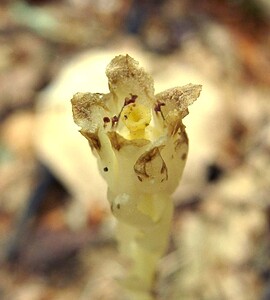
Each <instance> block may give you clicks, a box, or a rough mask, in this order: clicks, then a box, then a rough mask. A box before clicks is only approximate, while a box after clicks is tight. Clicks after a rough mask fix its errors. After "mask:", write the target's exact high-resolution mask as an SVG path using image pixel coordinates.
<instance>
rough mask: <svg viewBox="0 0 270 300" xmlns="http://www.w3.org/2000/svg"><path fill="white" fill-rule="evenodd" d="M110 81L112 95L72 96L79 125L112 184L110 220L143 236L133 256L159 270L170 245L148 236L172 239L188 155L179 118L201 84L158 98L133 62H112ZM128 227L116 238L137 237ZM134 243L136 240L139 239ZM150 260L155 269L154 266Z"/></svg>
mask: <svg viewBox="0 0 270 300" xmlns="http://www.w3.org/2000/svg"><path fill="white" fill-rule="evenodd" d="M106 75H107V77H108V81H109V89H110V93H108V94H100V93H77V94H75V95H74V97H73V98H72V107H73V116H74V120H75V122H76V124H77V125H79V126H80V127H81V130H80V132H81V134H82V135H83V136H84V137H85V138H86V139H87V140H88V142H89V144H90V146H91V148H92V151H93V153H94V154H95V155H96V157H97V160H98V165H99V169H100V172H101V174H102V175H103V177H104V178H105V180H106V181H107V183H108V200H109V201H110V204H111V209H112V212H113V214H114V215H115V216H116V217H117V219H118V220H119V221H120V222H123V224H127V225H128V226H133V227H134V228H136V229H139V230H141V231H140V234H141V236H140V242H138V241H137V242H138V243H139V244H140V245H139V246H138V249H140V250H138V249H137V250H134V249H135V248H136V247H135V248H134V247H133V248H130V249H129V250H128V251H131V252H132V251H134V255H133V259H134V260H136V256H145V259H146V257H147V255H146V254H145V253H146V252H147V253H153V255H154V259H153V266H154V262H155V261H156V259H157V258H158V257H160V256H161V255H162V253H163V252H164V249H165V247H166V241H167V240H166V238H163V240H162V238H161V241H159V238H158V237H149V236H148V234H149V232H150V231H151V230H152V234H153V233H155V234H157V232H155V230H156V229H158V231H159V232H160V236H161V237H162V236H163V234H162V232H163V231H164V237H165V236H166V235H168V230H169V223H170V222H169V220H170V218H171V211H172V209H171V208H170V207H171V206H170V205H171V199H170V195H171V194H172V193H173V192H174V190H175V189H176V187H177V185H178V183H179V180H180V177H181V175H182V172H183V169H184V166H185V162H186V158H187V153H188V138H187V135H186V132H185V126H184V125H183V123H182V119H183V118H184V117H185V116H186V115H187V114H188V106H189V105H190V104H192V103H193V102H194V101H195V100H196V99H197V98H198V97H199V94H200V91H201V85H193V84H187V85H185V86H183V87H176V88H172V89H169V90H166V91H164V92H161V93H159V94H157V95H155V94H154V84H153V79H152V78H151V77H150V76H149V75H148V74H147V73H146V72H145V71H144V70H143V69H142V68H140V67H139V65H138V63H137V62H136V61H135V60H134V59H133V58H131V57H130V56H129V55H125V56H123V55H119V56H117V57H115V58H114V59H113V60H112V61H111V63H110V64H109V65H108V67H107V70H106ZM157 224H159V225H160V228H158V226H157ZM153 226H155V227H154V228H155V229H153ZM124 228H125V230H122V231H121V230H120V231H119V232H121V234H122V236H125V239H127V240H128V239H129V238H130V237H127V234H125V233H124V231H125V232H129V234H130V235H131V236H132V233H131V232H130V231H128V230H127V227H124ZM148 229H149V230H150V231H149V232H148V231H147V230H148ZM153 230H154V231H153ZM162 230H163V231H162ZM121 234H120V235H121ZM147 236H148V238H147V239H146V237H147ZM144 237H145V239H144ZM130 239H133V240H135V241H136V234H135V235H134V236H133V237H132V238H130ZM119 240H121V237H120V238H119ZM122 240H123V238H122ZM123 243H124V242H123ZM130 243H131V241H130ZM129 246H130V245H129ZM142 249H143V250H142ZM142 252H143V254H142ZM149 255H150V256H151V255H152V254H149ZM131 256H132V255H131ZM134 257H135V258H134ZM147 259H148V263H150V261H151V259H150V258H149V257H148V258H147ZM150 264H151V263H150ZM148 269H149V265H148ZM150 270H151V267H150ZM139 272H143V271H142V270H140V271H138V272H137V273H138V274H139ZM151 272H152V271H151ZM146 273H147V272H146ZM152 273H153V272H152ZM152 273H151V275H149V278H151V279H149V284H150V282H151V280H152V275H153V274H152ZM138 274H136V276H139V275H138ZM144 280H145V281H147V279H146V277H145V278H144ZM138 299H139V298H138Z"/></svg>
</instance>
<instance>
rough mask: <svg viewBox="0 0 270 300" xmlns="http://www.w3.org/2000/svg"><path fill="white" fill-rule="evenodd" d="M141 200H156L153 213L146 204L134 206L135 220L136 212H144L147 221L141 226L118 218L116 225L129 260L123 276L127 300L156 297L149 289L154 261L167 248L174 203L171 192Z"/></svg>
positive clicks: (120, 245) (153, 273) (121, 245)
mask: <svg viewBox="0 0 270 300" xmlns="http://www.w3.org/2000/svg"><path fill="white" fill-rule="evenodd" d="M118 200H119V199H118ZM144 201H146V202H147V201H148V202H154V203H155V204H158V206H156V207H155V208H154V211H155V210H156V213H157V214H156V216H155V217H154V216H153V215H152V216H149V215H148V208H147V205H144V206H141V205H140V204H138V206H137V212H135V214H136V213H138V220H139V214H145V215H146V216H148V218H149V221H150V222H149V223H148V225H147V226H143V227H142V226H141V223H140V222H138V223H137V224H134V222H133V223H132V224H127V223H126V222H123V221H121V220H119V222H118V228H117V229H118V230H117V239H118V242H119V248H120V252H121V253H122V255H123V257H125V258H127V260H128V262H129V264H130V265H129V270H128V274H127V276H126V278H125V279H124V280H122V285H123V286H124V287H125V288H126V290H127V294H128V297H129V298H128V299H129V300H154V299H155V298H154V296H153V295H152V291H153V288H154V285H155V279H156V275H157V274H156V270H157V263H158V261H159V259H160V257H161V256H162V255H163V254H164V252H165V251H166V249H167V245H168V240H169V233H170V228H171V220H172V212H173V204H172V200H171V198H170V196H168V195H151V196H149V199H145V198H144ZM148 204H150V203H148ZM151 208H152V211H153V207H151ZM160 208H162V210H160Z"/></svg>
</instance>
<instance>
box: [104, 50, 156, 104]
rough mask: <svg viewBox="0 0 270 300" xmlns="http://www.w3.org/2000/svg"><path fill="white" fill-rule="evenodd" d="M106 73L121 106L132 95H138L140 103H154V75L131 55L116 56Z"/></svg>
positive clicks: (111, 89)
mask: <svg viewBox="0 0 270 300" xmlns="http://www.w3.org/2000/svg"><path fill="white" fill-rule="evenodd" d="M106 75H107V77H108V79H109V88H110V91H111V92H112V93H113V94H114V95H116V97H117V98H118V99H117V101H120V102H121V103H119V104H120V106H121V105H122V104H123V103H122V102H123V100H124V99H125V98H126V97H130V95H136V96H137V99H136V101H138V103H141V104H144V105H152V104H153V99H154V82H153V79H152V77H151V76H150V75H149V74H148V73H146V72H145V70H144V69H143V68H141V67H139V64H138V62H137V61H136V60H134V59H133V58H132V57H130V56H129V55H119V56H116V57H115V58H114V59H113V60H112V61H111V62H110V64H109V65H108V67H107V69H106Z"/></svg>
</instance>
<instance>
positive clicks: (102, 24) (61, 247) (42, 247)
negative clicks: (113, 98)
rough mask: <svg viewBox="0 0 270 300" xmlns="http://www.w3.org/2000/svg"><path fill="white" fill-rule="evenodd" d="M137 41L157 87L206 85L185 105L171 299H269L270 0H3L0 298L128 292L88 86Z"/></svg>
mask: <svg viewBox="0 0 270 300" xmlns="http://www.w3.org/2000/svg"><path fill="white" fill-rule="evenodd" d="M126 53H128V54H130V55H131V56H133V57H134V58H135V59H136V60H138V61H139V62H140V64H141V65H142V66H144V67H145V69H146V70H147V71H148V72H149V73H151V74H152V76H153V78H154V80H155V89H156V91H157V92H159V91H162V90H163V89H166V88H169V87H173V86H178V85H184V84H187V83H190V82H191V83H194V84H203V91H202V94H201V96H200V98H199V100H198V101H197V102H196V103H195V104H194V105H192V107H191V108H190V114H189V115H188V116H187V117H186V118H185V119H184V124H185V125H186V126H187V132H188V135H189V140H190V152H189V158H188V163H187V166H186V170H185V173H184V176H183V179H182V181H181V185H180V186H179V188H178V189H177V191H176V192H175V194H174V196H173V198H174V201H175V216H174V221H173V226H172V237H171V242H170V247H169V249H168V252H167V254H166V256H165V257H164V258H163V259H162V261H161V262H160V265H159V276H158V284H157V286H156V294H157V295H158V296H157V299H160V300H161V299H171V300H178V299H182V300H197V299H199V300H201V299H203V300H220V299H224V300H227V299H228V300H242V299H243V300H255V299H261V300H267V299H270V126H269V125H270V104H269V101H270V97H269V96H270V2H269V1H268V0H209V1H207V0H190V1H187V0H178V1H177V0H167V1H166V0H156V1H155V0H149V1H139V0H138V1H135V0H134V1H132V0H127V1H125V0H96V1H94V0H59V1H52V0H28V1H26V0H25V1H20V0H18V1H12V0H2V1H1V4H0V299H4V300H61V299H65V300H69V299H79V300H86V299H94V300H96V299H97V300H99V299H100V300H101V299H106V300H122V299H121V291H120V290H119V287H118V285H117V282H116V280H115V278H117V277H119V276H120V275H121V274H122V271H123V267H122V265H121V258H119V256H118V252H117V245H116V244H115V241H114V220H113V218H112V217H111V215H110V211H109V208H108V204H107V202H106V185H105V184H104V182H103V181H102V179H101V178H100V176H99V174H98V172H97V169H96V165H95V160H94V159H93V158H92V156H91V152H90V148H89V147H88V145H87V142H86V141H84V139H83V138H82V137H81V136H80V135H79V133H78V132H77V131H78V128H76V126H75V125H74V124H73V121H72V115H71V106H70V101H69V100H70V98H71V97H72V95H73V94H74V93H75V92H78V91H80V92H86V91H91V92H107V90H108V88H107V80H106V77H105V67H106V65H107V64H108V63H109V62H110V60H111V59H112V58H113V57H114V56H116V55H118V54H126Z"/></svg>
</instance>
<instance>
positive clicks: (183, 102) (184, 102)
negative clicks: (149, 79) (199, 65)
mask: <svg viewBox="0 0 270 300" xmlns="http://www.w3.org/2000/svg"><path fill="white" fill-rule="evenodd" d="M201 90H202V86H201V85H195V84H191V83H189V84H187V85H184V86H182V87H175V88H171V89H168V90H165V91H163V92H161V93H159V94H157V95H156V102H157V103H163V105H162V106H160V108H161V111H162V113H163V115H164V116H165V118H166V116H167V115H168V113H169V112H170V111H174V110H177V111H179V112H181V117H182V118H183V117H185V116H186V115H187V113H188V111H187V108H188V106H189V105H191V104H192V103H193V102H194V101H196V100H197V98H198V97H199V96H200V92H201Z"/></svg>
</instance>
